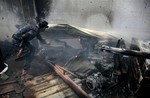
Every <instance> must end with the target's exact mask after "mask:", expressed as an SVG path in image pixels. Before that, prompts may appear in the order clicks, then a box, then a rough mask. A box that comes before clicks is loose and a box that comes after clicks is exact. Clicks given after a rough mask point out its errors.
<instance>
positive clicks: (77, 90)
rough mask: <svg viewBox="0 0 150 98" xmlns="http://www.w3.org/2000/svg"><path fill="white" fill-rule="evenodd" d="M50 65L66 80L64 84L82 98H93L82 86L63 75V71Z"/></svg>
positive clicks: (56, 66)
mask: <svg viewBox="0 0 150 98" xmlns="http://www.w3.org/2000/svg"><path fill="white" fill-rule="evenodd" d="M49 64H50V65H51V66H52V67H53V69H54V71H55V72H56V73H57V74H58V75H59V76H60V77H61V78H62V79H63V80H64V82H65V83H66V84H67V85H68V86H69V87H70V88H71V89H72V90H73V91H74V92H75V93H76V94H77V95H78V96H79V97H80V98H91V97H90V96H89V95H88V94H87V93H86V92H85V91H84V90H82V88H81V87H80V86H78V85H77V84H76V83H74V82H73V80H71V79H70V78H69V77H68V76H66V75H64V74H63V70H62V69H60V68H59V67H58V65H54V64H52V63H51V62H49Z"/></svg>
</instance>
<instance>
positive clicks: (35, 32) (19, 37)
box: [12, 21, 48, 75]
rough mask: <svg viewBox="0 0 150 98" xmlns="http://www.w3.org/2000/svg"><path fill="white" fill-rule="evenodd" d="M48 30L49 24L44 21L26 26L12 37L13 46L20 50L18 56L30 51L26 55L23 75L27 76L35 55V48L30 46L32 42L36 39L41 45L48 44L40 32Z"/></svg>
mask: <svg viewBox="0 0 150 98" xmlns="http://www.w3.org/2000/svg"><path fill="white" fill-rule="evenodd" d="M46 28H48V22H46V21H42V22H40V23H39V24H38V25H31V24H29V25H26V26H24V27H22V28H20V29H19V30H18V31H17V32H16V33H15V34H13V35H12V38H13V45H14V46H16V47H17V48H19V49H20V52H19V54H18V56H19V55H20V54H21V53H22V51H23V50H25V49H27V50H28V53H27V54H26V55H25V62H24V65H23V70H22V75H26V72H27V70H28V69H29V68H30V65H31V62H32V60H33V57H34V53H35V47H34V46H33V45H31V44H30V41H31V40H32V39H33V38H35V37H36V38H37V39H38V40H40V42H41V43H43V44H46V41H45V40H44V39H43V38H42V37H41V35H40V32H44V31H45V30H46Z"/></svg>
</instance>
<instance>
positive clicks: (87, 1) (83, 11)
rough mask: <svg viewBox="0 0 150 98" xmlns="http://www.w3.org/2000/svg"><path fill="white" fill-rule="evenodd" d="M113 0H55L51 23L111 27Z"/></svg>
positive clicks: (97, 27)
mask: <svg viewBox="0 0 150 98" xmlns="http://www.w3.org/2000/svg"><path fill="white" fill-rule="evenodd" d="M111 8H112V0H94V1H93V0H69V1H68V0H57V1H56V0H54V1H53V4H52V7H51V11H50V15H49V16H48V20H49V22H50V23H61V24H71V25H76V26H80V27H86V28H89V29H96V30H105V29H107V28H111V22H112V13H111Z"/></svg>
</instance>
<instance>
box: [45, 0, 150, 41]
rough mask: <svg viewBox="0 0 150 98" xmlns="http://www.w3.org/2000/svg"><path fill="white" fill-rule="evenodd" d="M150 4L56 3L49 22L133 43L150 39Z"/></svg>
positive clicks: (134, 0)
mask: <svg viewBox="0 0 150 98" xmlns="http://www.w3.org/2000/svg"><path fill="white" fill-rule="evenodd" d="M149 17H150V1H149V0H124V1H123V0H69V1H68V0H57V1H56V0H53V4H52V6H51V11H50V12H49V16H48V20H49V22H50V23H67V24H72V25H76V26H80V27H85V28H88V29H94V30H98V31H106V32H110V33H112V34H114V35H117V36H118V37H122V38H125V39H126V40H130V39H131V38H132V37H136V38H139V39H149V37H150V34H149V32H150V28H149V26H150V22H149V20H150V18H149Z"/></svg>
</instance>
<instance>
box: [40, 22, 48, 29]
mask: <svg viewBox="0 0 150 98" xmlns="http://www.w3.org/2000/svg"><path fill="white" fill-rule="evenodd" d="M38 25H39V27H40V28H44V27H45V28H48V22H47V21H42V22H40V23H39V24H38Z"/></svg>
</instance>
